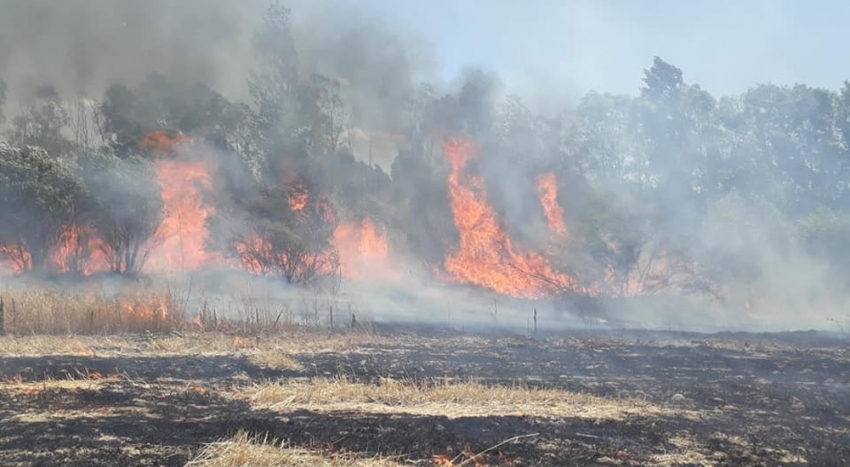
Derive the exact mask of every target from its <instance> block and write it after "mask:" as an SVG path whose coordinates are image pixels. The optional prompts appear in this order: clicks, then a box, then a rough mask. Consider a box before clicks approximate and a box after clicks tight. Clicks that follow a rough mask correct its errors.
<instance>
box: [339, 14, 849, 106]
mask: <svg viewBox="0 0 850 467" xmlns="http://www.w3.org/2000/svg"><path fill="white" fill-rule="evenodd" d="M339 1H343V2H346V3H350V4H354V5H360V6H364V7H366V8H368V9H371V10H373V11H374V12H375V14H377V15H379V16H381V17H383V18H385V19H386V20H387V21H388V22H389V23H391V24H393V25H395V26H396V27H400V28H404V29H405V30H406V31H407V32H409V33H413V34H415V35H418V36H420V37H421V38H423V39H424V40H426V41H428V42H429V43H430V44H431V45H432V46H433V47H434V49H435V50H434V52H435V55H436V56H437V57H438V58H439V60H440V62H439V65H440V67H441V73H442V75H443V77H444V78H451V77H452V76H454V75H456V73H457V71H458V70H459V69H461V68H463V67H464V66H467V65H481V66H483V67H485V68H489V69H492V70H494V71H497V72H498V73H499V74H500V75H501V76H502V77H503V79H504V81H505V82H506V83H508V84H509V85H510V86H511V87H513V86H516V87H519V88H523V89H526V90H536V91H537V92H544V93H545V92H546V91H548V90H558V91H559V93H560V94H563V95H568V96H571V97H576V96H580V95H581V94H584V93H585V92H587V91H588V90H590V89H595V90H598V91H604V92H613V93H629V94H634V93H637V92H638V90H639V88H640V86H641V78H642V72H643V69H644V68H647V67H649V66H650V65H651V64H652V59H653V57H654V56H656V55H657V56H660V57H661V58H662V59H664V60H665V61H667V62H670V63H672V64H674V65H676V66H678V67H679V68H682V70H683V72H684V77H685V80H686V81H687V82H689V83H697V84H700V85H701V86H703V87H704V88H705V89H707V90H708V91H710V92H711V93H712V94H714V95H716V96H717V95H729V94H737V93H741V92H744V91H746V90H747V89H749V88H751V87H754V86H756V85H758V84H761V83H767V82H771V83H775V84H781V85H793V84H795V83H805V84H808V85H811V86H818V87H827V88H831V89H837V88H839V87H840V86H841V85H842V83H843V81H844V80H845V79H850V60H840V59H836V55H837V54H836V53H835V52H836V48H837V47H843V46H844V43H846V39H847V38H848V35H850V34H848V27H847V25H848V24H850V2H841V1H837V0H822V1H815V0H809V1H802V0H797V1H790V0H788V1H782V0H774V1H766V0H746V1H740V0H739V1H733V0H712V1H710V2H709V1H704V2H696V1H682V0H680V1H675V0H641V1H627V0H619V1H616V0H522V1H520V0H430V1H421V0H393V1H390V0H339Z"/></svg>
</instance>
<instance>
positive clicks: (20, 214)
mask: <svg viewBox="0 0 850 467" xmlns="http://www.w3.org/2000/svg"><path fill="white" fill-rule="evenodd" d="M86 202H87V200H86V192H85V187H84V186H83V184H82V182H81V181H80V180H79V179H78V178H77V177H75V176H74V174H73V173H72V172H71V170H70V169H69V168H68V167H67V166H66V164H64V163H63V162H62V161H61V160H60V159H58V158H55V157H52V156H50V155H49V154H48V153H47V152H46V151H45V150H43V149H40V148H35V147H32V146H27V147H23V148H14V147H10V146H8V145H2V146H0V219H2V222H0V245H3V246H4V250H5V252H6V254H7V255H9V256H10V259H12V261H14V262H15V263H16V264H17V265H18V266H19V268H20V269H22V270H32V271H45V270H46V268H47V266H48V257H49V255H50V252H51V251H52V250H53V249H54V248H55V247H56V246H57V244H58V243H59V241H60V235H61V233H62V231H63V229H64V228H66V227H68V226H70V225H72V224H73V223H74V222H75V221H76V220H77V216H78V215H79V212H80V211H83V210H84V209H80V208H81V207H84V206H85V204H86Z"/></svg>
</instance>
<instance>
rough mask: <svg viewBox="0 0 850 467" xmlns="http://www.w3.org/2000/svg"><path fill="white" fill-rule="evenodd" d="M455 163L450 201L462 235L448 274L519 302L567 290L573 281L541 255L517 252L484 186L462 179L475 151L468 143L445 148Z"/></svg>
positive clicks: (475, 177)
mask: <svg viewBox="0 0 850 467" xmlns="http://www.w3.org/2000/svg"><path fill="white" fill-rule="evenodd" d="M443 150H444V152H445V154H446V157H447V158H448V159H449V162H450V163H451V166H452V170H451V172H450V173H449V177H448V183H449V198H450V201H451V209H452V213H453V214H454V220H455V225H456V226H457V229H458V233H459V234H460V241H459V244H458V247H457V249H456V251H455V252H454V253H453V254H451V255H450V256H449V257H448V258H446V261H445V268H446V271H447V272H448V273H449V274H450V275H451V277H452V278H453V279H455V280H457V281H459V282H461V283H466V284H474V285H478V286H482V287H487V288H489V289H491V290H494V291H496V292H499V293H504V294H508V295H513V296H515V297H521V298H540V297H542V296H545V295H547V294H548V292H549V291H550V287H551V286H552V285H558V286H560V287H569V286H570V285H571V284H572V279H571V278H570V277H569V276H567V275H565V274H559V273H557V272H555V271H553V270H552V267H551V266H550V265H549V263H548V261H547V260H546V259H545V258H544V257H543V256H540V255H538V254H534V253H530V252H518V251H516V250H515V249H514V247H513V245H512V244H511V240H510V238H509V237H508V235H507V233H506V232H505V231H504V229H503V228H502V226H501V225H500V224H499V221H498V219H497V217H496V212H495V211H494V210H493V208H492V207H491V206H490V205H489V204H488V203H487V194H486V190H485V186H484V180H483V179H482V178H481V177H480V176H478V175H470V174H466V173H464V169H465V168H466V164H467V162H469V160H470V159H472V158H473V157H475V156H476V155H477V154H476V148H475V147H474V145H473V144H472V143H471V142H469V141H447V142H445V143H444V145H443Z"/></svg>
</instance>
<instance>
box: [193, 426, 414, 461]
mask: <svg viewBox="0 0 850 467" xmlns="http://www.w3.org/2000/svg"><path fill="white" fill-rule="evenodd" d="M186 465H187V467H188V466H197V467H236V466H246V467H247V466H259V465H263V466H270V467H271V466H293V467H297V466H310V467H314V466H316V467H317V466H323V467H337V466H339V467H342V466H346V467H396V466H399V465H401V464H399V463H397V462H394V461H392V460H391V459H388V458H381V457H374V458H362V457H358V456H355V455H352V454H349V453H345V452H330V451H324V452H320V451H315V450H309V449H303V448H297V447H290V446H287V445H286V443H282V442H278V441H272V440H269V439H268V438H265V437H263V438H261V437H256V436H251V435H249V434H248V433H246V432H245V431H240V432H239V433H237V434H236V436H234V437H233V438H231V439H229V440H225V441H220V442H217V443H212V444H210V445H209V446H207V447H206V448H205V449H204V450H203V451H201V453H200V454H199V455H198V456H197V457H196V458H195V459H194V460H193V461H191V462H189V463H188V464H186Z"/></svg>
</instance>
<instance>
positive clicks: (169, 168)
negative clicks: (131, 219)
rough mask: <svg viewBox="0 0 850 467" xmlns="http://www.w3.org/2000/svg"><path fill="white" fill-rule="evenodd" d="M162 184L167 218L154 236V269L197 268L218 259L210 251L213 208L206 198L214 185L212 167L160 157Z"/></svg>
mask: <svg viewBox="0 0 850 467" xmlns="http://www.w3.org/2000/svg"><path fill="white" fill-rule="evenodd" d="M154 167H155V169H156V176H157V181H158V182H159V184H160V186H161V187H162V201H163V204H164V206H165V219H164V220H163V222H162V225H161V226H160V229H159V231H158V232H157V234H156V236H155V238H154V239H153V245H152V251H151V253H150V260H149V264H150V267H151V268H152V269H155V270H161V271H168V270H171V271H173V270H184V271H187V270H196V269H199V268H200V267H202V266H205V265H209V264H211V263H214V262H216V261H217V260H218V257H217V255H214V254H211V253H210V252H209V251H208V250H207V241H208V238H209V231H208V229H207V218H208V217H209V216H210V215H211V214H212V213H213V208H212V207H210V206H208V205H206V204H205V203H204V200H203V191H204V190H208V189H210V188H211V186H212V179H211V176H210V167H209V166H208V164H207V163H206V162H202V161H180V160H166V159H159V160H156V161H154Z"/></svg>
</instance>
